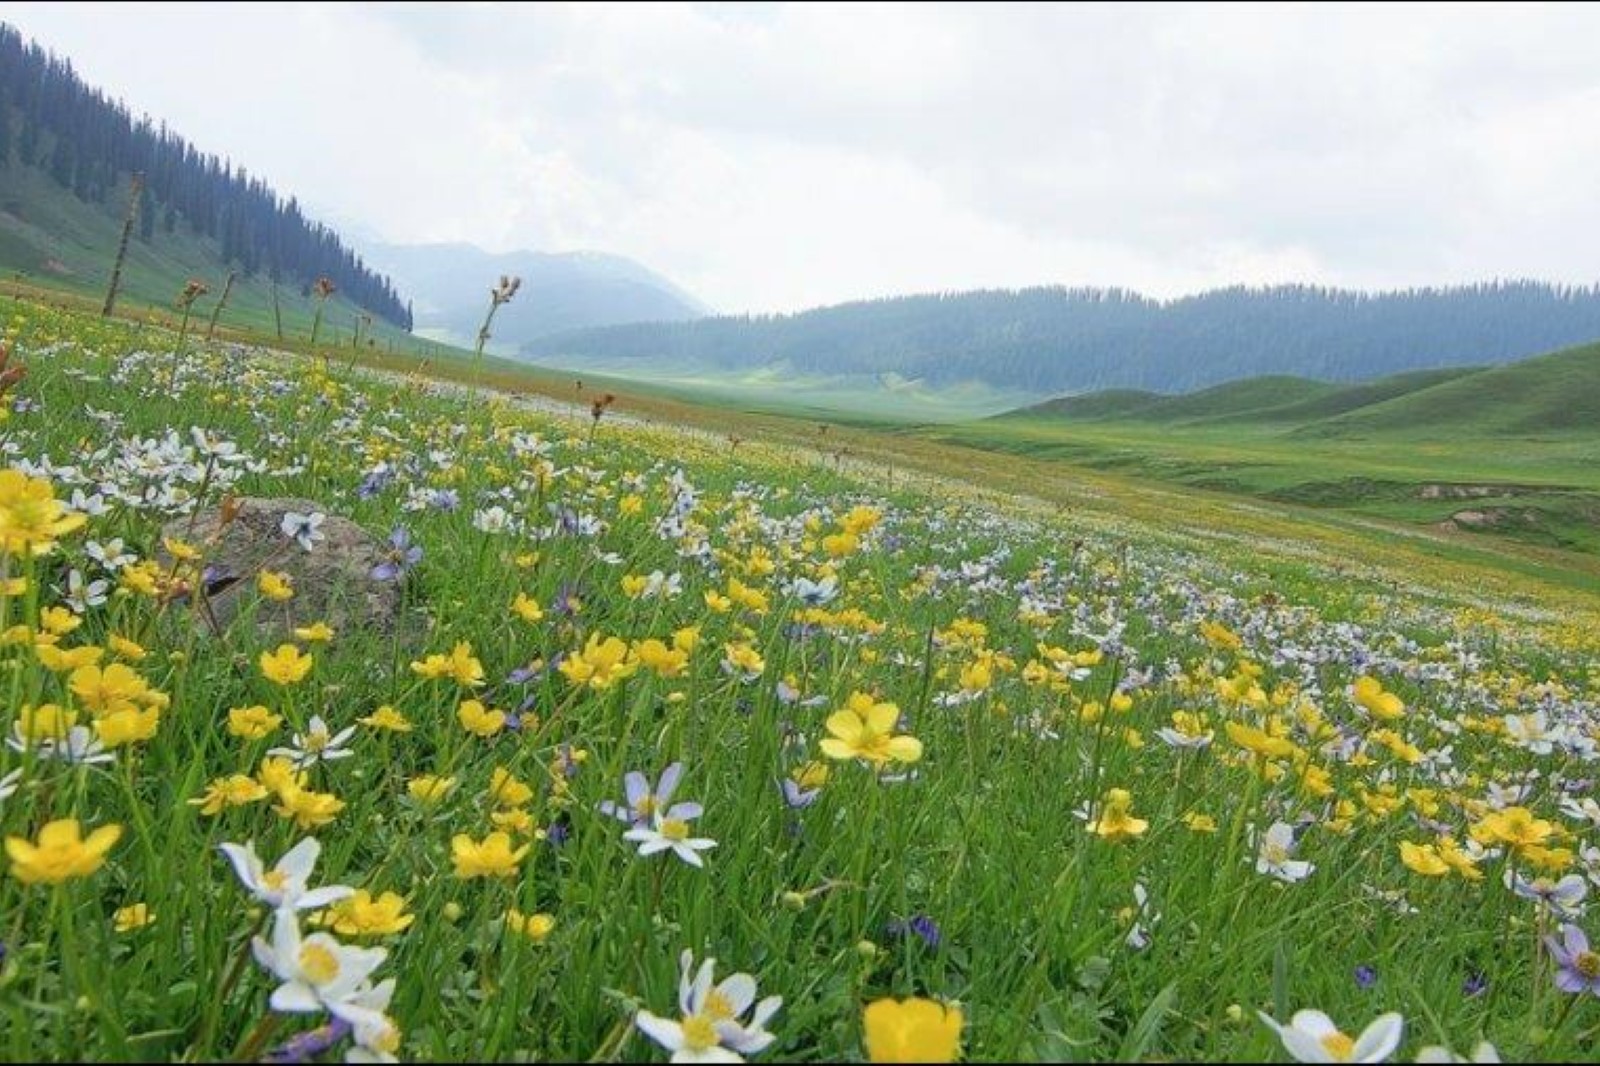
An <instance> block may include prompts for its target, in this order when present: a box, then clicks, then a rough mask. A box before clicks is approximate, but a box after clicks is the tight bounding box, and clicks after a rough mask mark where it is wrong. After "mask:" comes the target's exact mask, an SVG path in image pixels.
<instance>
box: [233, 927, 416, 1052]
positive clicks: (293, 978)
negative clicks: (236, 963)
mask: <svg viewBox="0 0 1600 1066" xmlns="http://www.w3.org/2000/svg"><path fill="white" fill-rule="evenodd" d="M250 948H251V951H252V952H253V953H254V954H255V957H256V961H257V962H258V963H260V964H261V965H262V966H263V967H265V968H266V969H267V970H269V971H271V973H272V975H273V976H274V977H276V978H278V980H280V981H282V982H283V984H281V985H279V986H278V987H277V988H275V989H273V991H272V998H271V1000H269V1002H270V1003H271V1005H272V1009H273V1010H275V1011H282V1012H284V1013H286V1014H307V1013H313V1012H316V1011H322V1010H328V1011H332V1012H333V1014H334V1016H335V1017H345V1015H351V1016H352V1017H353V1018H358V1019H360V1020H361V1021H363V1022H367V1021H370V1020H371V1013H372V1012H370V1011H367V1010H366V1009H365V1008H363V1007H361V1006H359V1005H358V1004H356V1003H355V1002H353V1001H354V1000H355V998H356V996H357V994H358V993H360V992H361V991H363V989H364V986H365V985H366V981H367V978H368V977H370V976H371V975H372V971H374V970H376V969H377V968H378V967H379V966H382V965H383V960H384V959H386V958H388V956H389V953H388V952H387V951H385V950H384V949H383V948H352V947H347V946H346V945H344V944H341V943H339V941H337V940H335V939H334V938H333V937H331V936H329V935H328V934H327V933H313V934H311V935H310V936H309V937H305V938H303V939H302V938H301V936H300V916H299V915H298V914H296V913H295V912H294V911H293V910H292V909H289V908H284V909H281V910H279V911H278V912H277V914H276V915H274V917H273V923H272V943H271V944H270V945H269V944H268V943H267V942H266V941H265V940H263V939H262V938H261V937H259V936H258V937H256V938H255V939H254V940H253V941H251V944H250ZM345 1020H346V1021H352V1018H351V1017H345ZM353 1024H354V1022H353V1021H352V1025H353Z"/></svg>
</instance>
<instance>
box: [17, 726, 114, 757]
mask: <svg viewBox="0 0 1600 1066" xmlns="http://www.w3.org/2000/svg"><path fill="white" fill-rule="evenodd" d="M12 729H13V732H14V735H13V736H9V737H7V738H6V745H7V746H8V747H10V748H11V749H12V750H13V751H27V750H28V749H29V748H30V747H31V748H33V753H34V754H35V755H37V756H38V757H39V758H41V759H57V760H59V761H61V762H66V763H72V764H73V765H75V766H95V765H98V764H101V763H110V762H116V761H117V756H116V755H115V753H113V752H109V751H107V750H106V746H105V745H104V744H102V743H100V738H99V737H97V736H95V735H94V730H92V729H90V728H89V727H88V726H84V725H75V726H73V727H72V728H71V729H69V730H67V735H66V736H64V737H35V738H32V739H31V740H30V738H29V737H28V736H27V734H26V733H24V732H23V730H22V723H21V722H18V723H17V724H16V725H15V726H13V727H12Z"/></svg>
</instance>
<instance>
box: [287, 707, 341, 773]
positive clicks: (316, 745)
mask: <svg viewBox="0 0 1600 1066" xmlns="http://www.w3.org/2000/svg"><path fill="white" fill-rule="evenodd" d="M355 735H356V727H355V726H348V727H346V728H344V729H341V730H340V731H339V732H338V733H337V734H331V733H330V732H329V730H328V723H327V722H324V721H323V720H322V716H321V715H318V714H314V715H312V716H311V724H310V726H309V727H307V729H306V731H305V732H304V733H296V734H295V735H294V741H293V744H294V746H293V747H288V748H273V749H272V750H271V751H269V752H267V754H268V755H281V756H283V757H284V758H287V759H290V760H292V761H293V763H294V768H295V769H296V770H304V769H307V768H308V767H311V766H315V765H316V764H317V763H319V762H332V761H334V760H335V759H347V758H349V757H350V756H352V755H354V754H355V752H353V751H351V750H350V749H349V748H347V747H345V745H346V744H348V743H350V740H351V738H352V737H354V736H355Z"/></svg>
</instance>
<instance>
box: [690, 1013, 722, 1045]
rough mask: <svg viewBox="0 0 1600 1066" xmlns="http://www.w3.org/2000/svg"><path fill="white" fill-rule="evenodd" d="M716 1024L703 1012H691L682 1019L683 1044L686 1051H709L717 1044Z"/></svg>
mask: <svg viewBox="0 0 1600 1066" xmlns="http://www.w3.org/2000/svg"><path fill="white" fill-rule="evenodd" d="M719 1042H720V1041H718V1039H717V1027H716V1024H715V1023H714V1022H713V1021H712V1020H711V1019H710V1018H709V1017H707V1016H706V1015H704V1014H691V1015H690V1016H689V1017H687V1018H685V1019H684V1020H683V1046H684V1049H685V1050H686V1051H709V1050H710V1049H712V1048H714V1047H716V1046H717V1044H718V1043H719Z"/></svg>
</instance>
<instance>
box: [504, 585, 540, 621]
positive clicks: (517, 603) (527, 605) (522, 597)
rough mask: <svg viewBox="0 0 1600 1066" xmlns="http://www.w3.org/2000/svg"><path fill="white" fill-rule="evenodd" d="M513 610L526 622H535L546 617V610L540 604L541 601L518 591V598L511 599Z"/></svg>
mask: <svg viewBox="0 0 1600 1066" xmlns="http://www.w3.org/2000/svg"><path fill="white" fill-rule="evenodd" d="M511 610H512V611H513V612H515V613H516V616H517V617H518V618H520V619H522V620H523V621H524V622H528V623H530V624H531V623H533V622H537V621H539V620H540V619H542V618H544V610H543V608H541V607H540V606H539V601H537V600H535V599H533V598H532V597H530V596H528V595H527V594H526V593H522V592H519V593H517V598H516V599H514V600H512V601H511Z"/></svg>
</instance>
